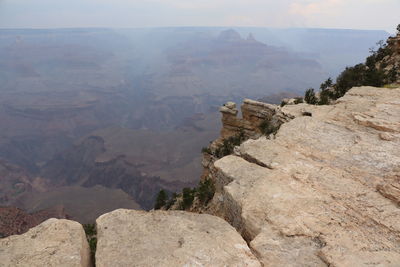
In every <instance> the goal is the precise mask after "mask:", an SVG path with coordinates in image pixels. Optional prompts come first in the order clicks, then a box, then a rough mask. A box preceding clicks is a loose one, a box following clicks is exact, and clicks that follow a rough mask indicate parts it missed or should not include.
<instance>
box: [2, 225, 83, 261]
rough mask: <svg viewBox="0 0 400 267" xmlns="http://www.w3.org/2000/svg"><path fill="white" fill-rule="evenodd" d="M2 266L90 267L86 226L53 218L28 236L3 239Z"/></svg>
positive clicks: (31, 230) (29, 232)
mask: <svg viewBox="0 0 400 267" xmlns="http://www.w3.org/2000/svg"><path fill="white" fill-rule="evenodd" d="M0 266H4V267H6V266H7V267H8V266H10V267H11V266H12V267H15V266H21V267H22V266H27V267H36V266H37V267H43V266H54V267H56V266H57V267H60V266H65V267H73V266H77V267H78V266H79V267H88V266H90V250H89V246H88V243H87V241H86V235H85V232H84V230H83V227H82V225H81V224H79V223H77V222H74V221H69V220H64V219H62V220H58V219H54V218H53V219H49V220H47V221H45V222H43V223H41V224H40V225H38V226H36V227H34V228H32V229H30V230H29V231H28V232H27V233H25V234H22V235H13V236H9V237H7V238H4V239H0Z"/></svg>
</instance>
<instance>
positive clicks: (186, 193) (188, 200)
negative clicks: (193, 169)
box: [182, 187, 196, 210]
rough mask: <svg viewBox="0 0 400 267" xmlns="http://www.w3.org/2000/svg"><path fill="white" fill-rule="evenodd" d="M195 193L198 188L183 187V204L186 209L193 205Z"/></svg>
mask: <svg viewBox="0 0 400 267" xmlns="http://www.w3.org/2000/svg"><path fill="white" fill-rule="evenodd" d="M195 193H196V189H191V188H188V187H185V188H183V189H182V205H183V209H184V210H187V209H189V208H190V207H191V206H192V204H193V200H194V196H195Z"/></svg>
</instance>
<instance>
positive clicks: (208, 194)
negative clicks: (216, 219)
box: [197, 179, 215, 204]
mask: <svg viewBox="0 0 400 267" xmlns="http://www.w3.org/2000/svg"><path fill="white" fill-rule="evenodd" d="M214 193H215V187H214V183H213V182H212V180H211V179H207V180H204V181H200V183H199V187H198V189H197V197H198V198H199V200H200V202H201V203H203V204H207V203H208V202H209V201H210V200H211V199H212V198H213V196H214Z"/></svg>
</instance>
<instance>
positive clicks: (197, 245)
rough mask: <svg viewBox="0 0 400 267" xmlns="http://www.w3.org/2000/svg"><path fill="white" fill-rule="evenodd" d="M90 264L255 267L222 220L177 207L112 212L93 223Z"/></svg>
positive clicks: (248, 251) (239, 240) (237, 235)
mask: <svg viewBox="0 0 400 267" xmlns="http://www.w3.org/2000/svg"><path fill="white" fill-rule="evenodd" d="M96 224H97V237H98V242H97V251H96V266H98V267H105V266H117V265H118V266H261V265H260V263H259V262H258V260H257V259H256V258H255V257H254V255H253V254H252V253H251V251H250V249H249V248H248V246H247V244H246V242H245V241H244V240H243V239H242V237H241V236H240V235H239V234H238V233H237V232H236V231H235V229H234V228H233V227H232V226H230V225H229V224H228V223H227V222H225V221H224V220H222V219H220V218H218V217H214V216H210V215H206V214H194V213H186V212H180V211H170V212H165V211H155V212H144V211H134V210H122V209H120V210H116V211H113V212H111V213H108V214H105V215H103V216H100V217H99V218H98V219H97V221H96Z"/></svg>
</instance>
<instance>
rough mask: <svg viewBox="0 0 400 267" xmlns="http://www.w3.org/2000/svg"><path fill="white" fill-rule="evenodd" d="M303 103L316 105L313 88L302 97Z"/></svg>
mask: <svg viewBox="0 0 400 267" xmlns="http://www.w3.org/2000/svg"><path fill="white" fill-rule="evenodd" d="M304 101H306V103H307V104H310V105H315V104H317V98H316V97H315V93H314V88H310V89H308V90H307V91H306V93H305V95H304Z"/></svg>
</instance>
